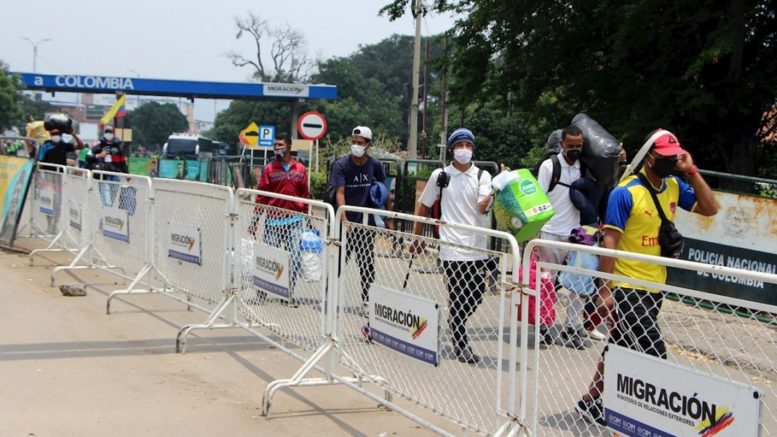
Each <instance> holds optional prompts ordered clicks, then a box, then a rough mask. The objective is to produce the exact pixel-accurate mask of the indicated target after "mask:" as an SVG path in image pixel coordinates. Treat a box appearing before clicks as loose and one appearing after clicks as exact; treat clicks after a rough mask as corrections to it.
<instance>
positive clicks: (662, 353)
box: [514, 239, 777, 436]
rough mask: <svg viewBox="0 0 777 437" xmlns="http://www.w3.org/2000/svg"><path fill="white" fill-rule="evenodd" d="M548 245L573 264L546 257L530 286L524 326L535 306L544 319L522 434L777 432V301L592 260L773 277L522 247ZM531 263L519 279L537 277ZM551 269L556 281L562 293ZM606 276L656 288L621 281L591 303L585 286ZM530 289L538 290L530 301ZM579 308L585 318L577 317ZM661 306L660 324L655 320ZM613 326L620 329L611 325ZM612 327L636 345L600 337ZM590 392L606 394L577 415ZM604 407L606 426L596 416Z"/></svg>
mask: <svg viewBox="0 0 777 437" xmlns="http://www.w3.org/2000/svg"><path fill="white" fill-rule="evenodd" d="M542 248H545V249H555V250H561V251H569V252H570V253H574V262H568V264H569V265H559V264H552V263H546V262H539V263H537V267H536V275H537V277H536V278H535V279H536V281H535V284H534V286H533V287H529V286H528V285H524V286H523V288H524V291H526V292H527V294H526V295H524V296H523V304H524V305H522V308H521V317H522V320H524V325H525V324H526V322H525V321H527V320H529V319H532V318H531V317H528V312H529V311H533V312H534V321H535V322H536V323H535V325H534V327H533V329H532V330H533V332H534V341H533V347H531V348H525V349H522V351H521V354H522V358H521V360H520V361H521V385H520V386H521V389H522V391H523V394H524V395H523V396H522V397H521V399H522V400H523V402H522V403H521V409H520V412H519V415H518V419H519V422H520V423H523V424H524V426H525V428H520V429H518V428H516V429H515V430H514V432H515V433H517V432H519V431H520V432H528V433H530V434H531V435H536V436H544V435H547V436H562V435H570V436H579V435H590V436H597V435H610V434H609V432H610V430H611V431H615V432H622V433H624V434H627V435H647V434H649V435H656V434H652V432H653V431H654V430H656V432H660V434H659V435H667V434H666V433H667V432H668V433H670V434H672V435H697V434H698V435H715V434H717V431H721V430H722V429H726V428H728V427H730V428H729V429H727V432H728V433H729V434H727V435H761V436H774V435H777V387H776V386H775V384H774V381H775V378H777V343H775V340H774V330H775V327H777V319H775V314H777V307H775V306H770V305H766V304H760V303H754V302H750V301H744V300H739V299H734V298H729V297H724V296H720V295H717V294H713V293H708V292H705V291H699V290H692V289H687V288H680V287H676V286H670V285H665V284H662V283H658V282H653V281H643V280H635V279H630V278H627V277H623V276H618V275H614V274H604V273H601V272H598V271H597V270H596V266H595V263H594V264H588V261H586V259H587V260H591V259H595V258H591V256H603V255H604V256H610V257H613V258H615V259H616V260H619V261H624V260H628V261H639V262H645V263H649V264H651V265H653V266H662V267H673V268H677V269H684V270H690V271H693V272H697V273H698V274H704V273H708V274H714V275H721V276H725V277H727V278H730V280H731V281H743V283H744V282H748V283H755V284H757V283H772V284H774V283H777V275H773V274H767V273H760V272H753V271H746V270H740V269H733V268H728V267H723V266H713V265H708V264H701V263H695V262H690V261H685V260H678V259H671V258H662V257H653V256H646V255H641V254H634V253H629V252H622V251H613V250H608V249H602V248H598V247H590V246H583V245H575V244H571V243H563V242H553V241H546V240H540V239H535V240H532V241H531V242H529V243H528V244H527V246H526V249H525V253H527V254H529V253H531V251H532V250H535V249H542ZM530 263H531V261H530V257H529V256H525V257H524V259H523V266H522V269H523V278H529V277H530V276H529V272H530ZM554 277H556V278H558V284H559V285H558V287H557V288H556V289H555V290H553V286H552V284H553V283H554V280H553V278H554ZM600 280H601V281H604V280H610V281H625V282H627V283H628V284H630V287H644V288H646V289H650V290H653V291H654V293H650V292H647V291H634V290H631V291H618V288H617V287H615V286H613V287H612V288H613V289H614V290H613V301H612V303H611V304H610V305H607V304H605V303H604V302H603V301H601V300H600V299H594V301H593V303H594V306H589V309H588V310H586V309H585V304H586V301H587V300H588V298H587V297H586V295H585V293H586V292H591V291H594V290H595V288H596V285H595V284H597V283H598V282H599V281H600ZM523 282H527V281H523ZM543 285H544V287H543ZM615 285H619V284H618V282H615ZM543 288H544V290H543ZM553 293H555V295H556V296H557V300H558V302H557V303H555V304H554V301H555V299H553V298H548V297H549V296H550V295H551V294H553ZM600 293H601V292H600ZM528 295H533V296H539V298H537V299H534V302H535V303H534V306H533V307H530V305H531V304H530V303H529V299H528ZM667 297H677V298H679V299H677V300H675V299H667ZM576 302H577V303H576ZM575 308H577V309H575ZM581 308H582V313H583V314H587V315H588V317H585V318H580V316H579V314H578V312H580V309H581ZM553 312H555V314H563V313H564V312H566V313H567V317H562V316H558V318H557V319H556V320H555V321H554V320H553V318H554V317H553V314H552V313H553ZM596 314H598V315H599V316H601V317H603V319H604V323H603V324H602V325H600V326H599V327H598V328H596V329H597V331H598V332H599V334H601V335H590V334H589V333H588V332H589V331H588V329H586V326H587V325H588V328H591V327H594V324H593V323H589V321H591V320H593V321H594V322H595V321H596ZM656 314H657V322H655V321H653V320H654V319H653V317H655V315H656ZM591 316H593V317H591ZM554 322H555V323H554ZM542 325H544V326H545V328H544V329H543V328H542ZM606 326H614V329H613V330H611V331H608V330H607V329H606ZM581 329H582V331H581ZM608 334H609V335H611V336H612V338H611V339H610V340H616V343H618V344H619V345H622V346H626V347H627V348H630V349H632V350H634V351H636V352H632V351H631V350H628V349H622V348H620V347H618V346H613V345H607V344H606V343H605V342H599V341H597V340H595V339H594V338H595V337H604V336H608ZM659 339H660V340H659ZM522 340H523V338H522ZM541 343H545V344H547V346H543V345H542V344H541ZM543 347H545V349H542V348H543ZM541 349H542V350H541ZM604 350H606V351H607V352H606V353H604V356H605V357H607V358H605V359H606V360H607V363H608V364H607V366H605V367H604V387H606V388H603V387H602V386H600V385H591V382H592V380H593V379H594V376H595V375H599V373H598V372H596V371H595V370H596V366H597V363H598V362H599V360H600V358H601V357H602V356H603V351H604ZM658 357H660V358H663V359H659V358H658ZM613 366H614V367H613ZM624 369H625V370H624ZM645 369H648V370H645ZM651 369H657V370H651ZM608 372H609V373H608ZM608 375H609V376H608ZM634 375H643V376H642V377H640V378H637V377H635V376H634ZM678 375H680V376H679V377H678ZM616 376H617V380H616ZM651 377H653V379H651ZM608 378H609V379H608ZM608 381H609V382H608ZM694 381H695V382H694ZM699 381H702V382H699ZM608 384H612V385H608ZM635 384H636V385H635ZM648 386H650V387H651V388H648ZM589 391H590V393H589ZM650 391H652V392H653V394H650V393H649V392H650ZM586 393H588V394H589V395H590V394H594V395H596V396H593V397H598V398H599V399H600V400H601V399H604V401H603V404H598V403H597V402H593V403H591V402H588V403H583V404H582V413H583V414H581V407H580V406H578V402H579V401H580V400H581V399H583V395H584V394H586ZM661 393H663V394H661ZM586 400H588V398H586ZM696 407H699V408H696ZM600 413H602V415H601V416H598V417H601V418H602V419H604V420H606V421H607V424H608V426H609V430H607V429H605V428H604V426H602V425H600V424H597V423H596V422H595V421H593V420H591V419H595V418H596V417H597V415H598V414H600ZM584 417H585V418H586V419H588V420H584ZM748 427H749V431H744V429H746V428H748ZM713 431H715V432H713Z"/></svg>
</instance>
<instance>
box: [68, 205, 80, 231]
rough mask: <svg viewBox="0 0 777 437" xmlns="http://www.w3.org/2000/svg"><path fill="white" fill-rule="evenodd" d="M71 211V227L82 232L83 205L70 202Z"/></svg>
mask: <svg viewBox="0 0 777 437" xmlns="http://www.w3.org/2000/svg"><path fill="white" fill-rule="evenodd" d="M68 210H69V211H70V227H72V228H75V229H78V230H79V231H80V230H81V204H80V203H78V202H74V201H72V200H70V201H68Z"/></svg>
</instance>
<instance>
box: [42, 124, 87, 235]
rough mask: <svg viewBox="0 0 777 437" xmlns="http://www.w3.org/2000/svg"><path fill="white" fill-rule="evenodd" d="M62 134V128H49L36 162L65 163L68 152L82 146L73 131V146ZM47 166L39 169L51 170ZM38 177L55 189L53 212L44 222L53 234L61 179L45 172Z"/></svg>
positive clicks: (58, 208) (58, 205)
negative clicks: (74, 142) (74, 141)
mask: <svg viewBox="0 0 777 437" xmlns="http://www.w3.org/2000/svg"><path fill="white" fill-rule="evenodd" d="M62 134H63V132H62V130H61V129H60V128H58V127H53V128H51V129H50V130H49V135H50V138H49V139H48V140H46V141H44V142H43V144H41V145H40V147H39V148H38V153H37V156H36V158H37V160H38V162H41V163H44V164H57V165H67V155H68V154H69V153H74V152H75V151H76V149H81V148H83V147H84V143H83V142H82V141H81V138H79V137H78V135H76V133H75V132H73V133H72V135H73V139H74V140H76V144H75V146H74V145H73V144H72V143H67V142H65V141H64V140H63V139H62ZM47 167H48V166H46V165H42V166H41V169H43V170H53V168H52V167H48V168H47ZM40 177H41V178H42V181H41V183H42V184H44V185H49V184H51V185H52V188H53V189H54V190H55V194H54V199H52V202H53V207H54V212H53V214H52V215H47V216H46V222H47V224H48V229H47V232H48V233H50V234H54V233H56V228H57V223H58V221H59V212H60V208H61V207H62V205H61V204H62V195H61V192H58V191H60V190H61V189H62V188H61V183H62V179H61V177H60V176H58V175H49V174H45V173H44V174H43V175H41V176H40Z"/></svg>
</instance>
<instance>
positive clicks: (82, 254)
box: [51, 244, 124, 286]
mask: <svg viewBox="0 0 777 437" xmlns="http://www.w3.org/2000/svg"><path fill="white" fill-rule="evenodd" d="M89 252H92V256H93V257H94V254H97V256H98V257H100V259H102V261H104V262H105V264H104V265H97V264H95V263H94V262H93V261H88V262H87V264H86V265H81V266H79V265H77V264H78V263H79V262H80V261H81V260H82V259H84V258H85V257H86V254H87V253H89ZM84 269H100V270H105V271H107V272H108V273H113V274H116V275H119V274H118V273H116V272H113V271H111V270H114V269H116V270H121V271H122V272H124V269H123V268H121V267H119V266H112V265H109V264H108V262H107V261H106V260H105V258H103V257H102V256H101V255H100V254H99V253H98V252H97V250H96V249H95V248H94V246H92V245H91V244H87V245H86V246H84V247H83V248H82V249H81V250H80V251H79V252H78V254H77V255H76V257H75V258H74V259H73V261H71V262H70V264H69V265H66V266H59V267H55V268H54V269H53V270H52V271H51V285H52V286H53V285H54V282H55V277H56V275H57V274H58V273H59V272H61V271H65V270H84ZM119 276H121V275H119Z"/></svg>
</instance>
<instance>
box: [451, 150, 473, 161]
mask: <svg viewBox="0 0 777 437" xmlns="http://www.w3.org/2000/svg"><path fill="white" fill-rule="evenodd" d="M453 159H455V160H456V162H458V163H459V164H469V161H470V160H472V150H469V149H456V150H454V151H453Z"/></svg>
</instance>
